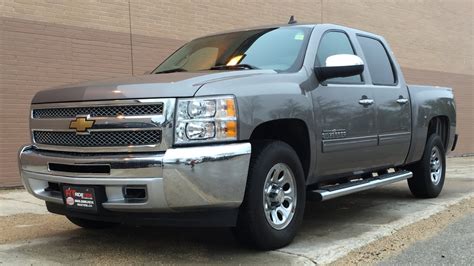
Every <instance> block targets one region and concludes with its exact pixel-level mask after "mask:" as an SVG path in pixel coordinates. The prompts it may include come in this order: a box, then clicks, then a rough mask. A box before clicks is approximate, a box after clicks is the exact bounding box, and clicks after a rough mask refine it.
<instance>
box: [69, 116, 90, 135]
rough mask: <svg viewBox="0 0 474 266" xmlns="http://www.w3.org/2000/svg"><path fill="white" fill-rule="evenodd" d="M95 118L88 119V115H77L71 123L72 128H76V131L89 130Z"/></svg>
mask: <svg viewBox="0 0 474 266" xmlns="http://www.w3.org/2000/svg"><path fill="white" fill-rule="evenodd" d="M94 123H95V120H88V119H87V117H76V119H74V120H72V121H71V123H70V124H69V128H70V129H75V130H76V133H83V132H87V130H88V129H90V128H92V126H93V125H94Z"/></svg>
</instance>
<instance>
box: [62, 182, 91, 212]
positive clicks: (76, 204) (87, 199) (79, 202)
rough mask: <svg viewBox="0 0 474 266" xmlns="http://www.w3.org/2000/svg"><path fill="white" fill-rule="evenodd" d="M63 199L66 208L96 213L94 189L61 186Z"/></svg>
mask: <svg viewBox="0 0 474 266" xmlns="http://www.w3.org/2000/svg"><path fill="white" fill-rule="evenodd" d="M63 197H64V203H65V204H66V208H69V209H74V210H78V211H86V212H97V199H96V195H95V191H94V188H91V187H82V186H69V185H63Z"/></svg>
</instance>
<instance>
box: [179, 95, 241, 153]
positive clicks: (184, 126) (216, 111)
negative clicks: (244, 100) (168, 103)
mask: <svg viewBox="0 0 474 266" xmlns="http://www.w3.org/2000/svg"><path fill="white" fill-rule="evenodd" d="M236 139H237V110H236V106H235V98H234V96H218V97H205V98H192V99H178V104H177V110H176V128H175V143H176V144H184V143H196V142H209V141H229V140H236Z"/></svg>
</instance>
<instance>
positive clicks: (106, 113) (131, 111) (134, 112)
mask: <svg viewBox="0 0 474 266" xmlns="http://www.w3.org/2000/svg"><path fill="white" fill-rule="evenodd" d="M161 114H163V103H157V104H146V105H113V106H94V107H64V108H44V109H33V118H36V119H38V118H39V119H41V118H74V117H76V116H77V115H90V116H91V117H116V116H120V115H123V116H144V115H161Z"/></svg>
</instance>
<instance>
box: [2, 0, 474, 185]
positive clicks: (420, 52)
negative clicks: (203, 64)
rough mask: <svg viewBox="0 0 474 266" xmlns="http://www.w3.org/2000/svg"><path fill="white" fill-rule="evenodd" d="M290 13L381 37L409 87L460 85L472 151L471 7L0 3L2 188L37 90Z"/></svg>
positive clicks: (109, 72) (324, 2)
mask: <svg viewBox="0 0 474 266" xmlns="http://www.w3.org/2000/svg"><path fill="white" fill-rule="evenodd" d="M289 15H295V16H296V18H297V20H298V21H299V22H316V23H320V22H325V23H336V24H343V25H347V26H351V27H357V28H361V29H364V30H367V31H373V32H376V33H379V34H381V35H384V36H385V37H386V38H387V39H388V41H389V42H390V43H391V46H392V49H393V50H394V51H395V54H396V56H397V58H398V60H399V62H400V63H401V65H402V67H403V69H404V71H405V77H406V78H407V80H408V81H409V82H411V83H423V84H434V85H440V86H450V87H453V88H454V90H455V93H456V100H457V107H458V133H460V135H461V139H460V142H459V146H458V148H457V151H456V154H464V153H473V152H474V145H473V141H474V137H473V136H474V128H473V124H474V123H473V121H474V119H473V113H474V107H473V100H474V97H473V92H472V90H473V88H472V85H473V76H472V74H473V57H472V53H473V46H472V45H473V32H472V28H473V27H472V15H473V2H472V1H471V0H464V1H429V0H425V1H420V0H405V1H393V0H386V1H375V0H374V1H359V0H358V1H355V0H354V1H348V0H346V1H337V0H312V1H309V0H302V1H296V0H271V1H263V0H261V1H259V0H239V1H237V0H233V1H231V0H222V1H209V0H200V1H198V0H196V1H191V0H182V1H178V0H175V1H172V0H130V1H128V0H109V1H105V0H103V1H99V0H82V1H73V0H70V1H60V0H1V1H0V186H13V185H18V184H19V179H18V173H17V166H16V160H17V159H16V152H17V149H18V147H19V146H20V144H22V143H28V142H29V133H28V124H27V121H28V119H27V116H28V110H29V102H30V100H31V98H32V96H33V95H34V93H35V92H36V91H38V90H40V89H44V88H47V87H50V86H54V85H61V84H65V83H71V82H77V81H83V80H94V79H100V78H108V77H116V76H127V75H132V74H135V75H137V74H142V73H143V72H144V71H147V70H151V69H152V68H153V67H155V66H156V65H157V64H158V63H159V62H160V61H161V60H163V59H164V58H165V57H166V56H167V55H169V53H171V52H172V51H173V50H175V49H176V48H177V47H179V46H180V45H181V44H183V43H184V42H186V41H188V40H190V39H192V38H195V37H198V36H201V35H204V34H209V33H212V32H216V31H222V30H229V29H234V28H242V27H250V26H258V25H265V24H274V23H282V22H283V23H284V22H286V21H287V20H288V17H289Z"/></svg>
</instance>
